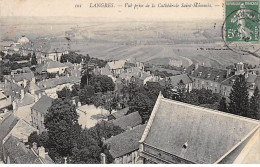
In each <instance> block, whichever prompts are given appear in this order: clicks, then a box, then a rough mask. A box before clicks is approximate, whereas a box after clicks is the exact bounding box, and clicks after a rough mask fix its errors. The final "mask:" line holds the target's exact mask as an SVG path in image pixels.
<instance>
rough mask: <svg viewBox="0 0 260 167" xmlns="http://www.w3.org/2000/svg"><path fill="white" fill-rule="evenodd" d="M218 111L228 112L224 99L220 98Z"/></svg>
mask: <svg viewBox="0 0 260 167" xmlns="http://www.w3.org/2000/svg"><path fill="white" fill-rule="evenodd" d="M218 110H219V111H223V112H228V107H227V103H226V98H225V97H222V98H221V100H220V102H219V105H218Z"/></svg>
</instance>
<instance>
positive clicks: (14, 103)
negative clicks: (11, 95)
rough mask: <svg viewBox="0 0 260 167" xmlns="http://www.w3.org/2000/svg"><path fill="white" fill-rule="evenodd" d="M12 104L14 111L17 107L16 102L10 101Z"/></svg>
mask: <svg viewBox="0 0 260 167" xmlns="http://www.w3.org/2000/svg"><path fill="white" fill-rule="evenodd" d="M12 105H13V110H14V111H16V108H17V103H16V101H13V102H12Z"/></svg>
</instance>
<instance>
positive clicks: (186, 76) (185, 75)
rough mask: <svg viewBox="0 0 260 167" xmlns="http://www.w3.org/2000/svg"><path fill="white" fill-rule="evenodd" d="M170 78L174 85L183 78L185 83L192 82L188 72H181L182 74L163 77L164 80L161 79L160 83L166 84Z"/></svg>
mask: <svg viewBox="0 0 260 167" xmlns="http://www.w3.org/2000/svg"><path fill="white" fill-rule="evenodd" d="M169 79H170V81H171V84H172V85H173V86H176V85H178V83H179V82H180V80H182V81H183V83H184V84H185V85H186V84H189V83H192V80H191V78H190V77H189V76H188V75H187V74H180V75H175V76H171V77H167V78H163V79H162V80H160V81H159V83H160V85H162V86H165V83H166V80H169Z"/></svg>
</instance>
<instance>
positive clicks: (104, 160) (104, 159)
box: [100, 153, 106, 164]
mask: <svg viewBox="0 0 260 167" xmlns="http://www.w3.org/2000/svg"><path fill="white" fill-rule="evenodd" d="M100 159H101V164H106V155H105V154H104V153H101V154H100Z"/></svg>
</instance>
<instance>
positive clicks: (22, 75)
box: [13, 73, 34, 82]
mask: <svg viewBox="0 0 260 167" xmlns="http://www.w3.org/2000/svg"><path fill="white" fill-rule="evenodd" d="M33 77H34V74H33V73H20V74H14V77H13V79H14V80H15V81H16V82H19V81H22V80H23V79H26V80H32V78H33Z"/></svg>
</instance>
